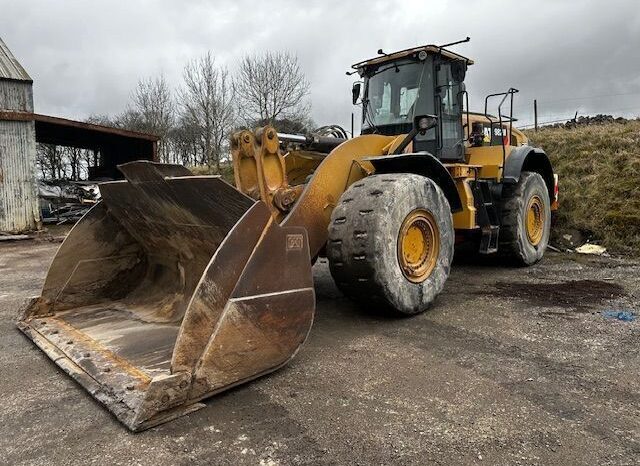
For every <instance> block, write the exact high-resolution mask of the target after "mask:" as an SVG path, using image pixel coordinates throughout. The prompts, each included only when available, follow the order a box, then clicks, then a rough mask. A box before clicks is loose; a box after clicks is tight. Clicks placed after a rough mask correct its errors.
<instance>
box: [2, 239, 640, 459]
mask: <svg viewBox="0 0 640 466" xmlns="http://www.w3.org/2000/svg"><path fill="white" fill-rule="evenodd" d="M57 246H58V244H56V243H48V242H36V241H28V242H17V243H11V244H0V394H1V398H0V408H1V409H0V451H2V452H3V453H2V455H0V462H4V463H5V464H142V465H154V466H161V465H174V464H229V465H238V464H262V465H273V464H373V463H378V464H391V463H394V464H427V463H436V464H640V376H639V375H640V351H639V350H640V306H639V304H638V299H639V297H640V263H638V262H631V261H628V260H623V259H612V258H595V257H591V256H589V257H586V256H576V255H571V254H548V255H547V257H546V258H545V260H544V261H543V262H542V263H541V264H539V265H536V266H534V267H531V268H528V269H513V268H502V267H498V266H497V265H490V264H486V263H485V264H473V263H466V264H465V263H461V261H460V260H458V261H457V262H458V263H457V264H456V265H455V267H454V269H453V272H452V275H451V278H450V280H449V282H448V283H447V285H446V288H445V291H444V292H443V293H442V295H441V296H440V297H439V299H438V301H437V303H436V305H435V306H434V307H433V308H432V309H431V310H430V311H429V312H427V313H425V314H423V315H419V316H417V317H413V318H405V319H389V318H385V317H382V316H379V315H370V314H369V313H367V312H366V309H359V308H358V307H357V306H356V305H354V304H352V303H351V302H349V301H348V300H347V299H345V298H344V297H343V296H342V295H341V294H340V292H338V291H337V289H336V288H335V286H334V285H333V282H332V280H331V277H330V275H329V272H328V267H327V264H326V262H325V261H323V260H321V261H319V263H318V264H316V266H315V268H314V274H315V280H316V290H317V313H316V322H315V325H314V328H313V329H312V331H311V335H310V337H309V339H308V341H307V343H306V344H305V345H304V346H303V348H302V349H301V351H300V352H299V353H298V355H297V357H296V358H295V359H294V360H293V361H292V362H291V363H290V364H289V365H288V366H286V367H285V368H283V369H281V370H279V371H278V372H275V373H273V374H271V375H269V376H266V377H263V378H261V379H259V380H257V381H254V382H252V383H250V384H247V385H244V386H241V387H238V388H237V389H234V390H232V391H230V392H227V393H225V394H223V395H220V396H217V397H214V398H213V399H210V400H209V401H208V402H207V407H206V408H204V409H202V410H200V411H197V412H195V413H193V414H191V415H189V416H186V417H182V418H179V419H177V420H175V421H173V422H170V423H168V424H164V425H162V426H159V427H156V428H154V429H151V430H149V431H146V432H143V433H140V434H131V433H129V432H128V431H127V430H125V428H124V427H122V426H121V425H120V424H118V423H117V422H116V420H115V418H113V417H112V416H111V415H110V414H109V413H108V412H107V411H106V410H104V409H102V408H101V406H100V405H99V404H98V403H97V402H95V401H94V400H93V399H92V398H91V397H90V396H89V395H88V394H86V393H85V392H84V391H83V390H82V389H81V388H80V387H79V386H78V385H77V384H76V383H75V382H73V381H72V380H71V379H70V378H69V377H68V376H66V375H65V374H64V373H63V372H62V371H61V370H59V369H58V368H57V367H56V366H55V365H54V364H53V363H52V362H51V361H49V360H48V359H47V358H46V357H45V355H44V354H43V353H42V352H41V351H39V350H38V349H37V348H36V347H35V346H34V345H33V344H32V343H31V341H29V340H28V339H27V338H25V337H24V336H23V335H22V334H21V333H20V332H19V331H18V330H17V329H16V328H15V324H14V322H15V318H16V311H17V309H18V308H19V306H20V305H21V303H22V302H23V300H24V299H25V298H27V297H28V296H32V295H36V294H38V292H39V288H40V286H41V285H42V281H43V279H44V275H45V273H46V270H47V267H48V264H49V262H50V260H51V258H52V257H53V255H54V253H55V250H56V247H57ZM618 310H626V311H632V312H635V314H636V316H639V317H638V318H637V319H636V320H634V321H632V322H625V321H620V320H617V319H615V318H613V319H612V318H606V317H604V315H603V312H605V311H618Z"/></svg>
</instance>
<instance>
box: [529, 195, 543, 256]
mask: <svg viewBox="0 0 640 466" xmlns="http://www.w3.org/2000/svg"><path fill="white" fill-rule="evenodd" d="M526 212H527V214H526V215H527V218H526V222H527V238H528V239H529V242H530V243H531V244H532V245H534V246H537V245H538V244H539V243H540V241H542V235H543V233H544V220H545V218H544V216H545V213H544V204H543V203H542V199H541V198H540V196H538V195H534V196H531V199H529V203H528V205H527V211H526Z"/></svg>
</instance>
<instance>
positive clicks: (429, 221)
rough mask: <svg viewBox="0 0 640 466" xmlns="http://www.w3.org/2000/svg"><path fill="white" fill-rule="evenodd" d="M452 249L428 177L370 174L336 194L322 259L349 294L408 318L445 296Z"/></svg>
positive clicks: (439, 197)
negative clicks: (336, 200) (336, 197)
mask: <svg viewBox="0 0 640 466" xmlns="http://www.w3.org/2000/svg"><path fill="white" fill-rule="evenodd" d="M453 246H454V230H453V220H452V216H451V208H450V206H449V202H448V201H447V198H446V197H445V195H444V193H443V192H442V190H441V189H440V188H439V187H438V186H437V185H436V184H435V183H434V182H433V180H431V179H429V178H425V177H423V176H419V175H413V174H406V173H401V174H388V175H373V176H369V177H367V178H364V179H362V180H361V181H358V182H356V183H354V184H353V185H352V186H351V187H349V189H347V191H345V192H344V193H343V194H342V196H341V197H340V201H339V202H338V205H337V206H336V207H335V209H334V210H333V213H332V215H331V223H330V225H329V239H328V241H327V258H328V259H329V267H330V270H331V275H332V276H333V279H334V281H335V282H336V285H337V286H338V288H339V289H340V290H341V291H342V292H343V293H344V294H345V295H346V296H348V297H349V298H351V299H353V300H355V301H358V302H361V303H365V304H368V305H374V306H376V307H378V308H380V307H381V308H384V309H385V310H395V311H396V312H399V313H401V314H405V315H412V314H418V313H420V312H423V311H425V310H426V309H427V308H428V307H429V305H430V304H431V303H432V302H433V301H434V299H435V298H436V296H437V295H438V293H440V291H442V288H443V287H444V283H445V281H446V280H447V277H448V276H449V270H450V266H451V260H452V259H453Z"/></svg>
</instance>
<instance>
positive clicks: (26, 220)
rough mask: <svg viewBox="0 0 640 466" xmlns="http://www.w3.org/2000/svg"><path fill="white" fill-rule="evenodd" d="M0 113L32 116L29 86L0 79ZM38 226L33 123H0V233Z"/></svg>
mask: <svg viewBox="0 0 640 466" xmlns="http://www.w3.org/2000/svg"><path fill="white" fill-rule="evenodd" d="M0 110H12V111H25V112H32V111H33V94H32V86H31V83H30V82H27V81H15V80H4V79H0ZM39 223H40V209H39V206H38V191H37V185H36V134H35V125H34V122H33V121H4V120H0V231H5V232H22V231H28V230H34V229H36V228H38V226H39Z"/></svg>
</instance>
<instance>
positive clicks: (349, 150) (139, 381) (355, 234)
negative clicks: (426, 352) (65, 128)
mask: <svg viewBox="0 0 640 466" xmlns="http://www.w3.org/2000/svg"><path fill="white" fill-rule="evenodd" d="M472 63H473V62H472V61H471V60H470V59H468V58H465V57H463V56H461V55H459V54H457V53H455V52H453V51H451V50H450V49H448V48H446V47H445V46H434V45H427V46H421V47H416V48H412V49H408V50H402V51H399V52H395V53H391V54H383V53H380V54H379V55H378V56H376V57H375V58H372V59H369V60H366V61H362V62H359V63H357V64H355V65H353V68H354V71H355V72H357V73H358V74H359V76H360V77H361V78H362V81H361V82H357V83H356V84H355V85H354V88H353V96H352V97H353V101H354V103H359V104H360V106H361V107H362V131H361V135H360V136H358V137H353V138H347V137H344V135H343V137H335V134H334V135H333V136H332V135H323V134H312V135H290V134H280V135H279V134H278V133H277V131H276V129H275V128H273V127H271V126H267V127H264V128H260V129H258V130H255V131H250V130H244V131H240V132H238V133H236V134H234V135H233V137H232V140H231V152H232V160H233V166H234V176H235V187H234V186H232V185H231V184H228V183H226V182H225V181H223V180H222V179H221V178H220V177H217V176H194V175H193V174H192V173H191V172H190V171H189V170H188V169H186V168H184V167H182V166H178V165H168V164H160V163H153V162H133V163H128V164H124V165H122V166H120V170H121V171H122V173H123V175H124V177H125V179H123V180H116V181H111V182H106V183H103V184H101V185H100V191H101V194H102V200H101V202H99V203H98V204H96V205H95V206H94V207H93V208H92V209H91V210H90V211H89V212H88V213H87V214H86V215H85V216H84V217H83V218H82V219H81V220H80V221H79V222H78V223H77V224H76V225H75V226H74V228H73V229H72V230H71V232H70V233H69V235H68V236H67V238H66V239H65V241H64V242H63V243H62V245H61V246H60V248H59V250H58V252H57V254H56V256H55V258H54V260H53V262H52V264H51V266H50V269H49V271H48V275H47V277H46V280H45V283H44V286H43V290H42V293H41V296H39V297H37V298H33V299H32V300H31V301H30V302H29V303H28V304H27V305H26V306H25V307H24V309H23V310H22V313H21V317H20V318H19V322H18V327H19V328H20V329H21V330H22V331H23V332H24V333H25V334H26V335H27V336H28V337H29V338H30V339H31V340H33V342H34V343H35V344H36V345H37V346H38V347H40V348H41V349H42V350H43V351H44V352H45V353H46V354H47V355H48V356H49V357H50V358H51V359H52V360H53V361H54V362H55V363H56V364H57V365H58V366H59V367H60V368H62V369H63V370H64V371H65V372H66V373H67V374H69V375H70V376H71V377H73V378H74V379H75V380H76V381H77V382H78V383H80V385H82V386H83V387H84V388H85V389H87V390H88V391H89V392H90V393H91V395H92V396H93V397H94V398H95V399H97V400H98V401H99V402H101V403H102V404H104V405H105V406H106V407H107V408H108V409H109V410H110V411H111V412H112V413H113V414H114V415H115V416H116V417H117V418H118V419H119V420H120V421H121V422H122V423H124V424H125V425H126V426H127V427H128V428H129V429H131V430H133V431H140V430H144V429H146V428H149V427H151V426H154V425H157V424H160V423H163V422H165V421H168V420H170V419H173V418H175V417H177V416H181V415H184V414H186V413H189V412H192V411H194V410H197V409H199V408H202V407H203V406H204V404H203V402H202V401H203V400H204V399H206V398H209V397H211V396H212V395H214V394H216V393H219V392H221V391H224V390H228V389H229V388H231V387H234V386H236V385H238V384H242V383H245V382H247V381H250V380H252V379H255V378H257V377H260V376H262V375H264V374H267V373H269V372H272V371H274V370H276V369H278V368H279V367H281V366H283V365H284V364H286V363H287V362H288V361H289V360H290V359H291V358H292V357H293V356H294V355H295V353H296V352H297V351H298V349H299V348H300V346H301V345H302V343H303V342H304V340H305V338H306V336H307V334H308V332H309V329H310V328H311V325H312V322H313V317H314V309H315V294H314V288H313V278H312V262H313V261H314V260H315V258H317V257H318V256H324V257H326V258H327V259H328V263H329V268H330V271H331V275H332V276H333V278H334V280H335V282H336V285H337V286H338V287H339V289H340V290H342V292H343V293H344V294H345V295H347V296H348V297H350V298H352V299H353V300H355V301H356V302H357V303H359V305H360V306H362V307H363V308H365V309H370V310H372V311H375V312H380V311H382V312H392V313H395V314H397V315H403V314H404V315H411V314H417V313H420V312H423V311H425V310H426V309H427V308H428V307H429V306H430V305H431V304H432V303H433V302H434V300H435V298H436V296H437V295H438V293H440V292H441V291H442V288H443V286H444V284H445V281H446V279H447V276H448V275H449V270H450V266H451V261H452V258H453V253H454V246H455V245H456V244H457V243H460V242H466V243H467V244H472V245H473V247H474V249H475V251H476V252H477V253H478V254H498V255H500V256H502V257H503V258H504V260H505V261H509V262H511V263H516V264H520V265H530V264H533V263H535V262H537V261H539V260H540V259H541V257H542V255H543V253H544V251H545V248H546V246H547V242H548V238H549V229H550V220H551V212H552V210H555V209H556V208H557V177H556V176H555V175H554V173H553V169H552V167H551V164H550V162H549V158H548V157H547V155H546V154H545V153H544V152H543V151H542V150H540V149H537V148H534V147H531V146H530V145H528V141H527V139H526V137H525V135H524V134H523V133H522V132H520V131H518V130H517V129H516V128H514V127H513V122H514V121H515V119H514V118H513V115H512V111H511V110H512V105H513V95H514V94H515V92H517V91H516V90H515V89H509V90H508V91H505V92H502V93H497V94H493V95H490V96H487V98H486V100H485V109H484V112H483V113H471V112H470V111H469V109H468V94H467V92H466V90H465V86H464V78H465V75H466V71H467V68H468V67H469V66H470V65H472ZM507 107H508V109H509V110H507ZM490 109H494V111H492V113H491V114H490V113H489V110H490Z"/></svg>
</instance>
